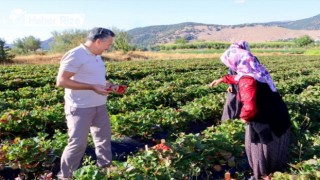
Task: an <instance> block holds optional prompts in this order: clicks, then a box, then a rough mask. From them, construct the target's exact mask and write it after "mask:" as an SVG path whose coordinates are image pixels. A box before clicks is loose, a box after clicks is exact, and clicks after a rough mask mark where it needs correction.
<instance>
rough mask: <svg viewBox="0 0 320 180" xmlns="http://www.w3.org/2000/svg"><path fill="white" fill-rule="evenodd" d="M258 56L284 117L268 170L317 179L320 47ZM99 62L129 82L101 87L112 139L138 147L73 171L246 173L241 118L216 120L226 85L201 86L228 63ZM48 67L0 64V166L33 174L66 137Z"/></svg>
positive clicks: (192, 175)
mask: <svg viewBox="0 0 320 180" xmlns="http://www.w3.org/2000/svg"><path fill="white" fill-rule="evenodd" d="M259 60H260V61H261V62H262V63H263V64H265V65H266V67H267V68H268V69H269V71H270V74H271V76H272V78H273V79H274V81H275V83H276V86H277V88H278V90H279V92H280V94H281V95H282V96H283V98H284V100H285V102H286V104H287V105H288V108H289V111H290V115H291V120H292V123H293V128H292V131H293V133H292V138H291V141H292V143H291V148H290V150H291V151H290V165H289V166H288V168H287V171H286V172H282V173H280V172H277V173H275V174H274V175H273V177H274V179H290V178H296V179H303V178H305V179H319V178H320V131H319V129H320V80H319V79H320V56H302V55H301V56H300V55H299V56H290V55H286V56H284V55H283V56H262V57H259ZM106 67H107V79H108V80H110V81H111V82H115V83H119V84H127V85H128V87H129V88H128V92H127V93H126V94H125V95H117V94H110V95H109V96H108V104H107V107H106V108H107V109H108V111H109V115H110V120H111V124H112V135H113V142H121V141H122V140H123V139H126V138H130V139H134V140H135V141H136V142H139V144H140V145H141V144H143V146H142V147H141V146H140V148H137V149H136V150H134V151H132V153H127V154H126V155H125V157H123V158H121V160H120V159H117V155H114V157H115V160H114V165H115V166H116V167H117V169H115V170H113V171H109V170H107V169H106V170H99V169H98V168H97V167H96V166H95V165H94V162H93V161H92V160H91V159H90V157H91V156H89V155H88V156H85V157H84V163H83V165H82V167H81V168H80V169H79V170H77V171H76V172H75V174H74V177H75V178H76V179H94V178H96V179H223V177H224V176H228V175H230V176H231V177H232V178H237V179H244V177H245V176H247V175H249V174H250V168H249V167H248V164H247V162H246V158H245V155H244V124H242V123H241V121H239V120H235V121H229V122H226V123H222V124H221V122H220V116H221V113H222V110H223V105H224V101H225V95H226V89H227V85H220V86H219V87H216V88H208V86H207V85H208V84H209V83H210V82H211V81H212V80H214V79H216V78H219V77H221V76H223V75H224V74H226V73H227V72H228V70H227V68H226V67H225V66H224V65H223V64H222V63H221V62H220V61H219V59H218V58H216V59H193V60H148V61H132V62H131V61H127V62H106ZM57 71H58V65H38V66H34V65H13V66H1V67H0V72H1V77H0V137H1V142H0V175H1V173H2V172H4V171H5V170H8V169H10V170H11V171H13V172H15V173H16V174H20V176H24V177H25V178H29V179H36V178H38V179H41V177H42V178H43V177H44V176H45V175H46V173H49V172H51V171H54V167H55V164H56V163H57V162H58V161H57V159H59V157H60V156H61V153H62V151H63V148H64V146H65V145H66V143H67V136H66V132H67V127H66V124H65V118H64V112H63V103H64V102H63V94H64V93H63V89H61V88H57V87H55V77H56V75H57ZM161 139H163V140H161ZM164 139H165V140H164ZM144 144H146V145H145V146H144ZM92 146H93V144H92V141H90V140H89V147H92Z"/></svg>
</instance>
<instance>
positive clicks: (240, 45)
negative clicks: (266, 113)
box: [220, 41, 277, 92]
mask: <svg viewBox="0 0 320 180" xmlns="http://www.w3.org/2000/svg"><path fill="white" fill-rule="evenodd" d="M220 59H221V61H222V62H223V64H225V65H226V66H227V67H228V68H230V69H231V70H233V71H235V72H237V75H236V76H235V81H239V79H240V78H241V77H242V76H251V77H253V78H254V79H255V80H257V81H259V82H262V83H267V84H268V85H269V87H270V89H271V90H272V91H273V92H276V91H277V88H276V86H275V85H274V82H273V80H272V78H271V77H270V74H269V72H268V70H267V69H266V68H265V67H264V66H263V65H262V64H260V63H259V61H258V60H257V59H256V57H254V56H253V55H252V54H251V52H250V48H249V44H248V42H246V41H239V42H236V43H233V44H232V45H231V46H230V48H229V49H228V50H226V51H225V52H224V53H223V54H222V56H221V57H220Z"/></svg>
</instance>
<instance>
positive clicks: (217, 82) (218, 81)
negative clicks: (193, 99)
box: [209, 78, 222, 87]
mask: <svg viewBox="0 0 320 180" xmlns="http://www.w3.org/2000/svg"><path fill="white" fill-rule="evenodd" d="M221 82H222V78H220V79H216V80H214V81H212V82H211V83H210V84H209V87H213V86H216V85H218V84H220V83H221Z"/></svg>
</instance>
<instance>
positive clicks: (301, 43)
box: [294, 35, 314, 47]
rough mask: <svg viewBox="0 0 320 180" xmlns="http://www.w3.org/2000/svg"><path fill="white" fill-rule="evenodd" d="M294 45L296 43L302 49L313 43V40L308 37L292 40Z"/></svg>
mask: <svg viewBox="0 0 320 180" xmlns="http://www.w3.org/2000/svg"><path fill="white" fill-rule="evenodd" d="M294 43H296V44H297V45H298V46H299V47H303V46H308V45H310V44H312V43H314V40H313V39H312V38H311V37H310V36H308V35H305V36H302V37H300V38H296V39H294Z"/></svg>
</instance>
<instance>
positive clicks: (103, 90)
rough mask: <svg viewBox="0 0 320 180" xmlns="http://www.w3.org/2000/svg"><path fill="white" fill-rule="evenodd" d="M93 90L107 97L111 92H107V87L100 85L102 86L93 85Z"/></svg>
mask: <svg viewBox="0 0 320 180" xmlns="http://www.w3.org/2000/svg"><path fill="white" fill-rule="evenodd" d="M92 90H93V91H94V92H96V93H97V94H100V95H103V96H107V95H109V93H110V91H107V89H106V86H103V85H100V84H93V85H92Z"/></svg>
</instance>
